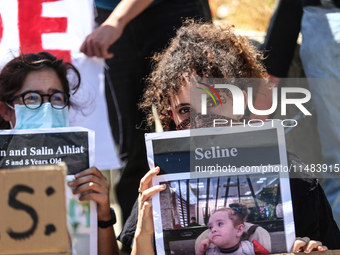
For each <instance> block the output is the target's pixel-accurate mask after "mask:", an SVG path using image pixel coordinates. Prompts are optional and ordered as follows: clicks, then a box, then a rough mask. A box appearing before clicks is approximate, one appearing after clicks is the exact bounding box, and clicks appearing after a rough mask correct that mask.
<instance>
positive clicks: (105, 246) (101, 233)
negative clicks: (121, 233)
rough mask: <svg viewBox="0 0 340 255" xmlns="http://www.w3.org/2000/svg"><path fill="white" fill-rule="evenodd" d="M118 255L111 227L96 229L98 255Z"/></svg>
mask: <svg viewBox="0 0 340 255" xmlns="http://www.w3.org/2000/svg"><path fill="white" fill-rule="evenodd" d="M118 254H119V251H118V245H117V240H116V235H115V232H114V229H113V227H108V228H98V255H118Z"/></svg>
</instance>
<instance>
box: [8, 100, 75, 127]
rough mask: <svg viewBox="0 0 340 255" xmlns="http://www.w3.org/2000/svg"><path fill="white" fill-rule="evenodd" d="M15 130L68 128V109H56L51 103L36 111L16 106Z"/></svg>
mask: <svg viewBox="0 0 340 255" xmlns="http://www.w3.org/2000/svg"><path fill="white" fill-rule="evenodd" d="M14 110H15V118H16V122H15V127H14V129H35V128H59V127H68V126H69V122H68V107H65V108H64V109H54V108H53V107H52V106H51V103H44V104H42V106H41V107H39V108H38V109H35V110H31V109H28V108H27V107H26V106H25V105H19V104H16V105H15V106H14Z"/></svg>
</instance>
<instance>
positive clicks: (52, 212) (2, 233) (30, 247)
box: [0, 163, 70, 254]
mask: <svg viewBox="0 0 340 255" xmlns="http://www.w3.org/2000/svg"><path fill="white" fill-rule="evenodd" d="M66 173H67V167H66V165H65V163H60V164H57V165H48V166H30V167H25V168H19V169H15V170H1V171H0V190H1V191H0V194H1V196H0V215H1V217H0V237H1V238H0V254H28V253H31V254H50V253H58V254H59V253H60V254H70V249H69V247H70V246H69V242H68V236H67V228H66V207H65V188H64V181H65V176H66Z"/></svg>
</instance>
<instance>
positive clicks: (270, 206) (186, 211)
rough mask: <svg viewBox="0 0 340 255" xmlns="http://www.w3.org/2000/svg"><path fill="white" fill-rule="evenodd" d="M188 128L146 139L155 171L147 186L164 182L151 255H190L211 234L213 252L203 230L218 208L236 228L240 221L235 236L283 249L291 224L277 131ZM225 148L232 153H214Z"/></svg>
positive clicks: (279, 131) (289, 243)
mask: <svg viewBox="0 0 340 255" xmlns="http://www.w3.org/2000/svg"><path fill="white" fill-rule="evenodd" d="M192 131H193V130H190V131H189V130H185V131H175V132H166V133H163V134H161V133H157V134H148V135H147V136H146V144H147V150H148V158H149V164H150V167H153V166H159V167H160V168H161V175H158V176H156V177H155V178H154V179H153V185H159V184H165V185H166V187H167V188H166V190H164V191H163V192H161V193H159V194H156V195H155V196H154V197H153V215H154V223H155V238H156V249H157V254H195V251H197V249H198V247H199V245H200V243H201V242H202V241H204V240H206V239H209V238H210V239H209V240H210V246H209V247H210V248H211V249H213V247H214V242H213V238H212V237H209V228H210V229H212V228H213V227H212V226H213V222H211V221H212V220H213V219H214V216H213V215H214V213H215V212H216V215H217V214H218V213H221V211H222V212H223V211H224V210H227V211H228V214H227V215H229V216H230V214H229V213H231V215H237V219H239V220H240V221H237V222H238V223H237V224H236V222H235V224H234V226H235V227H236V226H237V225H240V224H242V225H243V226H244V229H243V227H242V229H241V230H242V232H241V233H243V234H242V237H239V238H240V241H241V238H242V242H251V243H253V245H254V246H256V247H262V248H264V249H266V250H268V251H269V252H270V253H285V252H289V251H290V248H291V247H292V244H293V242H294V240H295V229H294V219H293V212H292V201H291V195H290V185H289V178H287V177H288V173H287V172H285V171H283V170H282V169H285V167H287V155H286V148H285V143H284V139H283V138H284V137H283V128H282V127H280V125H274V126H272V125H267V124H266V125H265V126H264V127H262V128H261V129H251V128H248V127H245V128H242V127H240V128H234V127H233V128H228V127H226V128H209V129H205V130H204V129H199V130H195V132H192ZM258 141H261V143H259V142H258ZM214 148H215V149H214ZM209 149H210V151H212V153H211V154H207V155H211V157H210V158H206V159H204V160H205V161H204V160H202V157H200V156H201V155H202V153H201V154H200V153H197V151H199V152H205V151H208V150H209ZM217 149H218V150H219V152H218V151H217ZM214 150H215V151H214ZM222 150H224V152H222ZM227 151H229V152H230V155H231V153H233V154H234V157H233V158H232V157H229V158H228V157H225V158H224V159H221V157H217V156H218V155H222V153H225V155H227ZM219 153H220V154H219ZM213 155H215V156H216V157H215V158H213ZM202 162H203V163H202ZM223 169H224V170H223ZM269 169H270V170H269ZM283 190H284V191H285V192H282V191H283ZM224 208H231V209H224ZM230 210H231V212H230ZM228 218H234V217H233V216H230V217H228ZM210 231H211V230H210ZM242 242H240V243H242ZM216 246H218V245H217V244H216Z"/></svg>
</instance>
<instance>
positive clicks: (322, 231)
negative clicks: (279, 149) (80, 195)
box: [118, 152, 340, 249]
mask: <svg viewBox="0 0 340 255" xmlns="http://www.w3.org/2000/svg"><path fill="white" fill-rule="evenodd" d="M287 156H288V164H289V165H295V166H296V169H300V167H299V166H302V169H304V167H305V165H304V163H302V162H301V160H300V159H299V158H298V157H297V156H296V155H295V154H293V153H289V152H288V153H287ZM290 176H291V177H292V178H290V189H291V195H292V204H293V214H294V223H295V233H296V236H300V237H304V236H308V237H309V238H310V239H311V240H318V241H321V242H322V244H323V245H326V246H327V247H328V249H340V231H339V228H338V226H337V224H336V223H335V221H334V219H333V213H332V209H331V206H330V205H329V203H328V200H327V198H326V195H325V193H324V191H323V188H322V187H321V185H320V183H319V181H318V179H316V178H315V176H314V175H313V174H312V173H310V172H303V173H295V174H294V176H293V174H290ZM137 219H138V205H137V201H136V202H135V204H134V206H133V208H132V211H131V215H130V217H129V218H128V220H127V221H126V223H125V225H124V228H123V231H122V232H121V233H120V235H119V236H118V240H119V241H121V242H122V243H123V244H124V245H125V246H127V247H131V244H132V242H133V238H134V234H135V229H136V225H137Z"/></svg>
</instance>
